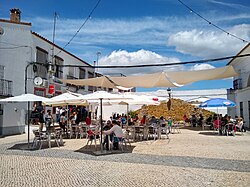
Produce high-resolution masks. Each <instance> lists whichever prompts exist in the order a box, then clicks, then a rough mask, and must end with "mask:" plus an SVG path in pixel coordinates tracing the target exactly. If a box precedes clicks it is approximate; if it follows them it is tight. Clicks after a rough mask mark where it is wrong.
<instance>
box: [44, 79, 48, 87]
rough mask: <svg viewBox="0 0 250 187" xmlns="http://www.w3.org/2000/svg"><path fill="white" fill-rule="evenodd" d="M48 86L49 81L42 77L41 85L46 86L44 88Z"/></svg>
mask: <svg viewBox="0 0 250 187" xmlns="http://www.w3.org/2000/svg"><path fill="white" fill-rule="evenodd" d="M48 86H49V81H48V80H45V79H43V87H46V88H47V87H48Z"/></svg>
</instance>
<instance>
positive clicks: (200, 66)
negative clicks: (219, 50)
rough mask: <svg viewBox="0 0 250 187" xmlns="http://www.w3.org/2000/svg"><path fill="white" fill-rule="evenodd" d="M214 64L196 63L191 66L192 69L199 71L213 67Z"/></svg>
mask: <svg viewBox="0 0 250 187" xmlns="http://www.w3.org/2000/svg"><path fill="white" fill-rule="evenodd" d="M213 68H215V67H214V66H212V65H210V64H195V65H194V66H192V67H191V68H190V71H198V70H206V69H213Z"/></svg>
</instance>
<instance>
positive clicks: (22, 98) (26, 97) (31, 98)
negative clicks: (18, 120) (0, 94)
mask: <svg viewBox="0 0 250 187" xmlns="http://www.w3.org/2000/svg"><path fill="white" fill-rule="evenodd" d="M35 101H41V102H47V101H49V99H48V98H45V97H41V96H38V95H34V94H30V93H28V94H22V95H18V96H14V97H8V98H5V99H0V102H3V103H5V102H9V103H14V102H28V120H27V121H28V146H29V143H30V124H29V120H30V116H29V108H30V102H35Z"/></svg>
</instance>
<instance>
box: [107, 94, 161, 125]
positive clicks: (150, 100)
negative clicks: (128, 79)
mask: <svg viewBox="0 0 250 187" xmlns="http://www.w3.org/2000/svg"><path fill="white" fill-rule="evenodd" d="M123 97H124V99H122V100H113V101H109V103H110V104H118V105H127V116H128V111H129V105H159V104H160V102H159V101H156V100H154V99H156V97H155V96H146V95H140V96H139V95H135V94H123ZM127 125H128V120H127Z"/></svg>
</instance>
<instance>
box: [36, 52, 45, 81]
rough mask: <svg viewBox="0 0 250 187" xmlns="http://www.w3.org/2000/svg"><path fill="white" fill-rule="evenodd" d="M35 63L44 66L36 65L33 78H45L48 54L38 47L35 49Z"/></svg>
mask: <svg viewBox="0 0 250 187" xmlns="http://www.w3.org/2000/svg"><path fill="white" fill-rule="evenodd" d="M36 61H37V62H39V63H43V64H44V65H40V64H36V67H37V68H36V71H35V76H39V77H42V78H44V79H46V78H47V68H46V64H47V62H48V52H47V51H45V50H44V49H42V48H40V47H36Z"/></svg>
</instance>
